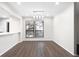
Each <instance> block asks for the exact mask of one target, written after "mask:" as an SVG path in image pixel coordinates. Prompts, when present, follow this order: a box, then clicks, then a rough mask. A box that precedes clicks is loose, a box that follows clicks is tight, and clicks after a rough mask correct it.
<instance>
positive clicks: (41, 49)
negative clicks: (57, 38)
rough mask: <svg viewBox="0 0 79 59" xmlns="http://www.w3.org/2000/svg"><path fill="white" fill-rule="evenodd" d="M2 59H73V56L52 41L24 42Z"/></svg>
mask: <svg viewBox="0 0 79 59" xmlns="http://www.w3.org/2000/svg"><path fill="white" fill-rule="evenodd" d="M2 57H72V55H71V54H70V53H69V52H67V51H66V50H64V49H63V48H61V47H60V46H59V45H57V44H56V43H54V42H51V41H24V42H21V43H19V44H17V45H16V46H14V47H13V48H12V49H10V50H9V51H7V52H6V53H5V54H3V55H2Z"/></svg>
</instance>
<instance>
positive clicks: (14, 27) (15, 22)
mask: <svg viewBox="0 0 79 59" xmlns="http://www.w3.org/2000/svg"><path fill="white" fill-rule="evenodd" d="M9 22H10V32H20V20H19V19H17V18H13V17H11V18H10V20H9Z"/></svg>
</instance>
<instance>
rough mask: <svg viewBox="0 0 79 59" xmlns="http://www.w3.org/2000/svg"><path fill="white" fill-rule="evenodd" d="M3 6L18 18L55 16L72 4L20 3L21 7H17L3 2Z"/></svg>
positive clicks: (14, 4) (13, 3)
mask: <svg viewBox="0 0 79 59" xmlns="http://www.w3.org/2000/svg"><path fill="white" fill-rule="evenodd" d="M3 4H5V5H6V6H7V7H8V8H9V9H10V10H11V11H13V12H14V13H16V14H17V15H19V16H34V15H42V16H55V15H57V14H59V13H61V12H63V11H64V10H65V9H67V8H68V7H69V6H70V5H71V4H72V3H71V2H61V3H59V5H56V3H55V2H22V3H21V5H18V4H17V3H16V2H4V3H3ZM35 11H40V12H35Z"/></svg>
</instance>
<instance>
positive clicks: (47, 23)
mask: <svg viewBox="0 0 79 59" xmlns="http://www.w3.org/2000/svg"><path fill="white" fill-rule="evenodd" d="M52 19H53V18H47V17H46V18H44V38H45V39H46V40H51V39H52V33H51V32H52Z"/></svg>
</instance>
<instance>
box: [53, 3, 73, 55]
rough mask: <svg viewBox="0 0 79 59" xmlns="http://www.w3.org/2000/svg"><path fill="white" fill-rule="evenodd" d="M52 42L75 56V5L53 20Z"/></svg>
mask: <svg viewBox="0 0 79 59" xmlns="http://www.w3.org/2000/svg"><path fill="white" fill-rule="evenodd" d="M52 29H53V30H52V40H53V41H55V42H56V43H57V44H59V45H60V46H62V47H63V48H64V49H66V50H67V51H69V52H70V53H72V54H74V4H73V3H72V5H71V6H69V7H68V8H67V9H66V10H65V11H64V12H62V13H61V14H59V15H57V16H55V17H54V19H53V20H52Z"/></svg>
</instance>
